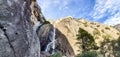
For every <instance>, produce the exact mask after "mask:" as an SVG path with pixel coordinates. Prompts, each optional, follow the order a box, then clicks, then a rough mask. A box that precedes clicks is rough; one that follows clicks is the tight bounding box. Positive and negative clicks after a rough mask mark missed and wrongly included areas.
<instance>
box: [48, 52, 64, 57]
mask: <svg viewBox="0 0 120 57" xmlns="http://www.w3.org/2000/svg"><path fill="white" fill-rule="evenodd" d="M49 57H62V55H61V54H60V53H55V54H52V55H50V56H49Z"/></svg>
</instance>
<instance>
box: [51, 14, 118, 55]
mask: <svg viewBox="0 0 120 57" xmlns="http://www.w3.org/2000/svg"><path fill="white" fill-rule="evenodd" d="M50 22H51V24H54V25H55V27H56V29H58V30H59V31H60V32H61V33H62V34H64V35H65V36H66V38H67V40H68V41H69V43H70V45H71V46H72V48H73V50H74V53H75V54H78V53H80V52H79V51H78V50H80V51H81V49H80V48H79V47H78V46H79V45H77V44H76V42H78V40H76V38H77V36H76V35H77V34H78V30H79V28H82V29H84V30H86V31H88V33H90V34H91V35H92V36H93V37H94V39H95V42H96V43H97V46H98V47H100V46H101V43H102V42H103V41H104V40H105V39H107V38H109V40H110V41H112V40H117V39H118V37H119V36H120V32H119V31H117V30H116V29H114V28H113V27H112V26H108V25H104V24H100V23H97V22H90V21H87V20H84V19H78V20H76V19H74V18H72V17H70V16H69V17H66V18H61V19H59V20H57V21H50ZM56 37H57V36H56ZM63 44H64V43H63Z"/></svg>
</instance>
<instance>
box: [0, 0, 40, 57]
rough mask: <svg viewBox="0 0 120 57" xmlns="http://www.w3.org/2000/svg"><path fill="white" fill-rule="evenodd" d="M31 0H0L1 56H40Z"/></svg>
mask: <svg viewBox="0 0 120 57" xmlns="http://www.w3.org/2000/svg"><path fill="white" fill-rule="evenodd" d="M31 3H32V1H31V0H0V57H40V41H39V38H38V37H37V35H36V33H35V32H34V31H33V28H32V24H31V20H30V17H31V9H30V5H31Z"/></svg>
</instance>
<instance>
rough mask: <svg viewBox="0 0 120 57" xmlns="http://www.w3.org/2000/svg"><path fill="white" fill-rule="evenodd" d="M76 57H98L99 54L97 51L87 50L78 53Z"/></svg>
mask: <svg viewBox="0 0 120 57" xmlns="http://www.w3.org/2000/svg"><path fill="white" fill-rule="evenodd" d="M76 57H98V54H97V52H96V51H86V52H83V53H82V54H78V55H77V56H76Z"/></svg>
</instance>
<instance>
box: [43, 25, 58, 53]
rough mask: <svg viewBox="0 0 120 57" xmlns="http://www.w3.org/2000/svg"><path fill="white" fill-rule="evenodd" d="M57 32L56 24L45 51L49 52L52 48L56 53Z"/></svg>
mask: <svg viewBox="0 0 120 57" xmlns="http://www.w3.org/2000/svg"><path fill="white" fill-rule="evenodd" d="M55 32H56V29H55V25H54V29H53V32H52V37H51V38H50V41H51V42H50V43H49V44H48V45H47V47H46V49H45V52H49V51H50V48H52V54H54V53H55V41H56V40H55V35H56V34H55Z"/></svg>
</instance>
